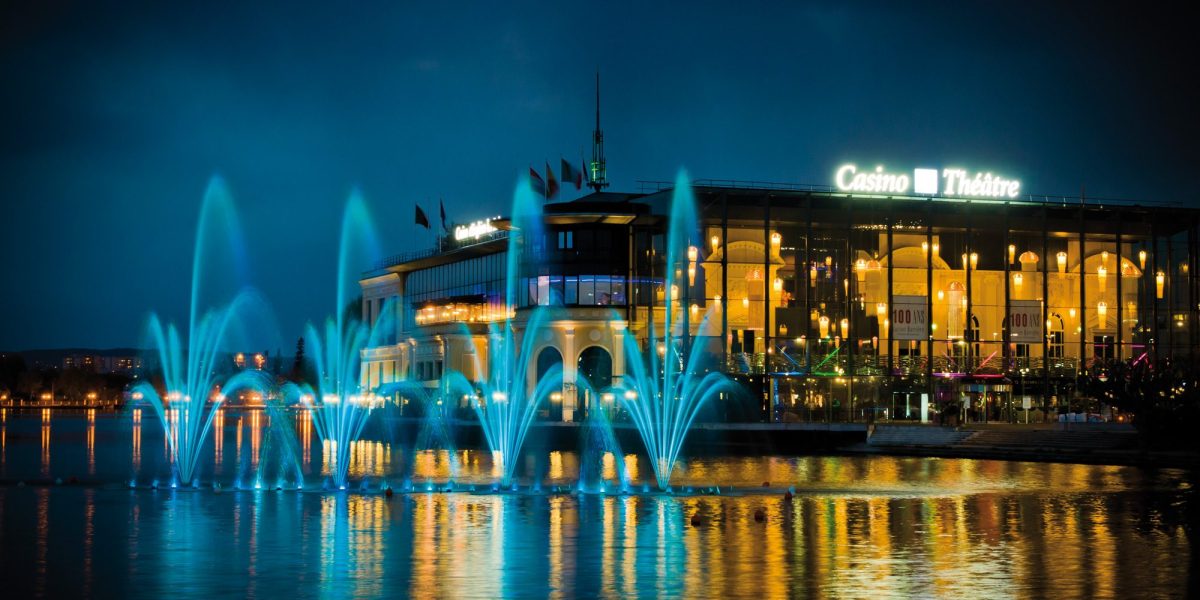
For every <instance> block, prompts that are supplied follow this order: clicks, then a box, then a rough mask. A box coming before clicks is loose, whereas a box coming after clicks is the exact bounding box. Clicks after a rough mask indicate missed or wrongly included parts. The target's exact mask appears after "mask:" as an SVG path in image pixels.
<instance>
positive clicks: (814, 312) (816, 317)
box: [808, 308, 821, 323]
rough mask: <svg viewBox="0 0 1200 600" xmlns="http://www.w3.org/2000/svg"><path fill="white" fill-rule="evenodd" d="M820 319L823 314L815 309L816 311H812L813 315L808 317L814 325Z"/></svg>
mask: <svg viewBox="0 0 1200 600" xmlns="http://www.w3.org/2000/svg"><path fill="white" fill-rule="evenodd" d="M820 317H821V313H819V312H817V309H815V308H814V309H812V313H810V314H809V315H808V318H809V320H810V321H813V322H814V323H815V322H816V321H817V319H819V318H820Z"/></svg>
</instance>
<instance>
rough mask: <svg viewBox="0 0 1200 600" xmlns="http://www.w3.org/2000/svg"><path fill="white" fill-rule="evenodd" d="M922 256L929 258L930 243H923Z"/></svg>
mask: <svg viewBox="0 0 1200 600" xmlns="http://www.w3.org/2000/svg"><path fill="white" fill-rule="evenodd" d="M921 256H923V257H924V256H929V242H921Z"/></svg>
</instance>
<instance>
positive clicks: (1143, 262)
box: [1138, 250, 1146, 271]
mask: <svg viewBox="0 0 1200 600" xmlns="http://www.w3.org/2000/svg"><path fill="white" fill-rule="evenodd" d="M1138 263H1139V264H1141V265H1142V270H1143V271H1145V270H1146V251H1145V250H1138Z"/></svg>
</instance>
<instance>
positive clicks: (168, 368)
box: [132, 178, 262, 486]
mask: <svg viewBox="0 0 1200 600" xmlns="http://www.w3.org/2000/svg"><path fill="white" fill-rule="evenodd" d="M210 229H211V230H212V231H213V232H214V233H215V234H225V235H227V236H228V241H229V246H230V248H231V249H232V251H233V254H234V260H235V261H240V259H241V246H240V242H241V238H240V235H239V233H238V227H237V221H236V215H235V214H234V211H233V201H232V199H231V198H230V196H229V193H228V191H227V190H226V188H225V186H224V183H223V182H222V181H221V180H220V179H219V178H213V179H212V180H211V181H210V182H209V185H208V188H207V189H206V191H205V194H204V201H203V204H202V205H201V208H200V222H199V224H198V225H197V228H196V240H195V247H194V250H193V254H192V288H191V308H190V312H189V314H188V332H187V333H188V336H187V340H186V341H184V340H183V339H182V336H181V334H180V332H179V330H178V329H177V328H176V327H175V325H174V324H167V325H165V326H164V324H163V322H162V320H160V319H159V317H158V315H156V314H152V315H151V316H150V323H149V326H148V335H149V337H150V344H151V345H152V346H153V348H154V351H155V352H156V353H157V355H158V362H159V366H160V367H161V368H162V374H163V381H162V390H161V392H160V390H159V388H156V387H155V386H154V385H152V384H151V383H150V382H148V381H142V382H140V383H138V384H137V385H135V386H134V388H133V390H132V392H133V396H134V398H141V399H142V400H144V401H145V403H146V404H149V405H150V406H151V407H152V408H153V409H154V414H155V415H156V416H157V417H158V419H159V421H160V422H161V423H162V426H163V430H164V431H165V432H166V435H167V442H168V447H169V450H170V461H171V468H172V481H171V485H172V486H174V485H177V484H178V483H179V482H183V483H184V484H187V483H189V482H190V483H191V484H192V485H193V486H196V485H199V481H198V480H197V478H196V476H197V474H198V473H197V460H198V458H199V453H200V449H201V448H202V447H203V445H204V442H205V439H206V438H207V436H208V432H209V430H210V429H211V427H212V422H213V416H214V415H215V414H216V411H217V410H219V409H220V407H221V404H222V403H223V402H224V400H225V398H226V396H228V395H229V394H232V393H235V392H236V391H238V390H239V389H245V388H256V389H261V387H262V379H261V377H259V376H258V375H256V374H255V373H253V372H242V373H239V374H237V375H235V376H233V377H232V378H230V379H229V380H228V381H225V382H224V386H221V383H222V382H221V380H220V378H221V376H220V375H219V373H220V370H219V361H221V360H222V356H223V352H224V348H223V342H224V340H225V338H226V336H227V335H228V334H229V333H230V331H231V329H233V328H234V327H235V325H236V320H237V318H238V316H239V314H240V313H241V312H243V311H244V310H245V309H247V308H248V305H249V303H250V302H251V301H252V299H253V296H252V294H250V293H249V292H247V291H239V292H237V293H236V294H235V295H234V297H233V299H232V300H231V301H230V302H229V303H228V304H226V305H224V306H222V307H221V308H214V309H211V310H208V311H206V312H204V313H201V312H200V305H201V303H202V302H203V300H202V296H201V289H202V288H203V286H204V285H205V284H206V283H207V282H206V281H204V277H203V276H202V273H204V268H205V265H204V260H205V256H206V242H207V241H208V235H209V231H210Z"/></svg>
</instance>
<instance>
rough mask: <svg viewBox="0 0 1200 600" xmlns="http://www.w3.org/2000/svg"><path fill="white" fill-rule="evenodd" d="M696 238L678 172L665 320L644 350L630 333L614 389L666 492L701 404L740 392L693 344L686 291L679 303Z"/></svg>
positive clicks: (690, 200) (692, 209)
mask: <svg viewBox="0 0 1200 600" xmlns="http://www.w3.org/2000/svg"><path fill="white" fill-rule="evenodd" d="M699 240H700V232H699V226H698V220H697V217H696V202H695V198H694V197H693V196H692V191H691V186H690V184H689V183H688V181H687V177H686V175H684V174H683V173H680V175H679V177H678V178H677V179H676V183H675V189H674V192H673V196H672V199H671V216H670V221H669V225H668V231H667V244H666V252H667V257H666V258H667V262H666V269H665V281H664V289H665V290H666V291H667V293H666V294H665V297H666V306H665V307H664V308H665V310H664V311H663V315H664V323H663V325H662V327H661V328H660V327H658V326H657V325H656V324H655V323H653V322H652V323H651V324H650V326H649V327H648V328H647V332H648V335H647V338H648V339H647V344H646V349H645V350H644V351H643V349H642V348H641V347H640V346H639V344H638V342H637V340H636V339H635V338H634V336H627V337H626V338H625V352H626V356H627V360H626V370H627V372H626V374H625V377H624V380H623V381H622V382H621V383H618V384H617V385H615V386H614V387H613V393H614V394H615V395H616V397H617V398H618V399H619V401H620V402H621V405H622V406H623V407H624V408H625V410H626V411H628V413H629V416H630V418H631V420H632V421H633V423H634V425H635V426H636V427H637V430H638V433H639V434H641V438H642V442H643V443H644V444H645V446H646V452H647V454H648V455H649V456H648V457H649V459H650V464H651V465H652V467H653V468H654V477H655V480H656V481H657V483H658V487H659V489H661V490H664V491H665V490H669V488H670V482H671V472H672V470H674V468H675V463H676V461H677V460H678V459H679V451H680V449H681V448H682V447H683V442H684V439H685V438H686V437H687V434H688V431H689V430H690V429H691V426H692V423H693V422H694V421H695V419H696V416H697V415H698V414H699V412H700V409H701V408H702V407H703V406H704V403H705V402H707V401H708V400H709V399H711V398H713V397H714V396H717V395H718V394H722V393H725V392H729V393H736V392H737V391H738V390H739V388H738V386H737V384H736V383H734V382H733V380H731V379H729V378H728V377H726V376H725V375H724V374H723V373H720V372H719V371H715V370H711V367H712V365H711V364H710V363H709V361H710V358H709V356H707V355H706V353H704V352H703V351H700V349H697V348H695V347H694V346H695V340H694V339H693V336H692V334H691V324H690V317H689V311H688V309H687V308H686V307H687V303H686V297H687V295H686V294H685V301H683V302H681V301H680V298H679V294H678V293H677V292H676V290H677V289H679V287H682V286H689V287H690V285H691V282H690V281H688V279H686V278H683V277H680V275H679V274H680V273H684V272H687V271H689V269H691V270H693V271H692V272H694V269H695V268H696V264H695V262H696V260H697V259H696V258H695V257H693V256H690V255H693V254H695V253H694V252H689V249H690V248H694V247H696V246H698V245H699ZM651 312H652V314H653V311H651ZM710 314H711V309H710V311H709V312H708V313H706V315H705V317H704V321H702V322H701V326H700V328H699V330H700V331H703V330H705V329H706V327H705V326H704V325H705V323H706V322H707V319H708V317H709V315H710Z"/></svg>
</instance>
